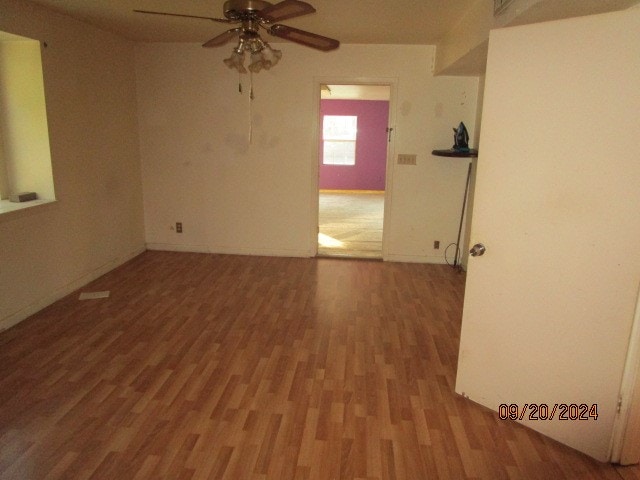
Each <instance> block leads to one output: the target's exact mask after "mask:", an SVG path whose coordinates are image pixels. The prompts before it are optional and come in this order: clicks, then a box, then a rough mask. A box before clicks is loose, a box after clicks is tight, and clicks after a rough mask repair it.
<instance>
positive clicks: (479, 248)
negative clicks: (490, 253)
mask: <svg viewBox="0 0 640 480" xmlns="http://www.w3.org/2000/svg"><path fill="white" fill-rule="evenodd" d="M486 251H487V248H486V247H485V246H484V245H483V244H481V243H476V244H475V245H474V246H473V247H471V250H469V254H470V255H471V256H472V257H481V256H482V255H484V252H486Z"/></svg>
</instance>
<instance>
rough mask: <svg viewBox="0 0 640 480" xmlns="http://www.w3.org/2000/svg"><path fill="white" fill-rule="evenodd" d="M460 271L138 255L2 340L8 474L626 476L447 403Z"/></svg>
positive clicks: (1, 422)
mask: <svg viewBox="0 0 640 480" xmlns="http://www.w3.org/2000/svg"><path fill="white" fill-rule="evenodd" d="M463 289H464V275H463V274H461V273H457V272H455V271H453V270H452V269H451V268H449V267H446V266H441V265H419V264H400V263H383V262H376V261H356V260H338V259H325V258H321V259H301V258H263V257H241V256H224V255H205V254H191V253H170V252H146V253H144V254H142V255H140V256H139V257H136V258H135V259H133V260H132V261H130V262H128V263H127V264H126V265H124V266H122V267H120V268H118V269H116V270H114V271H112V272H110V273H109V274H107V275H105V276H104V277H102V278H100V279H98V280H96V281H95V282H93V283H92V284H90V285H89V286H87V287H86V288H84V289H83V291H85V292H91V291H104V290H109V291H110V292H111V295H110V297H109V298H104V299H96V300H85V301H80V300H78V293H79V292H76V293H74V294H73V295H70V296H68V297H66V298H64V299H62V300H60V301H59V302H57V303H55V304H54V305H52V306H50V307H48V308H46V309H45V310H43V311H42V312H40V313H38V314H36V315H34V316H33V317H31V318H30V319H28V320H26V321H24V322H22V323H20V324H19V325H17V326H16V327H14V328H12V329H10V330H7V331H5V332H2V333H0V478H2V479H20V480H24V479H165V478H166V479H181V480H186V479H223V478H224V479H278V480H287V479H291V480H302V479H323V480H325V479H326V480H329V479H366V480H382V479H436V478H442V479H464V478H482V479H507V478H514V479H515V478H520V479H600V478H605V479H620V478H625V479H627V480H632V479H638V478H640V476H639V475H638V469H637V468H618V469H616V468H614V467H612V466H610V465H604V464H600V463H598V462H596V461H594V460H592V459H590V458H587V457H585V456H584V455H581V454H579V453H577V452H575V451H573V450H571V449H569V448H566V447H563V446H561V445H558V444H557V443H555V442H553V441H551V440H549V439H546V438H544V437H542V436H541V435H539V434H537V433H535V432H533V431H530V430H528V429H527V428H525V427H522V426H520V425H517V424H515V423H512V422H509V421H501V420H499V419H498V417H497V415H496V414H494V413H492V412H490V411H488V410H486V409H484V408H483V407H480V406H478V405H476V404H474V403H472V402H470V401H468V400H465V399H463V398H460V397H458V396H457V395H456V394H455V393H454V392H453V386H454V381H455V370H456V362H457V351H458V339H459V331H460V318H461V305H462V299H463Z"/></svg>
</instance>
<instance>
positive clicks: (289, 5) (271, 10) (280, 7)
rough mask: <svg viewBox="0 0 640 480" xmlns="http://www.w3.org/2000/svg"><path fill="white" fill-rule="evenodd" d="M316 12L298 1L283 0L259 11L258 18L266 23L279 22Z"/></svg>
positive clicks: (306, 4)
mask: <svg viewBox="0 0 640 480" xmlns="http://www.w3.org/2000/svg"><path fill="white" fill-rule="evenodd" d="M315 11H316V9H315V8H313V7H312V6H311V5H309V4H308V3H306V2H301V1H300V0H283V1H282V2H280V3H276V4H275V5H271V6H269V7H267V8H265V9H264V10H261V11H260V17H261V18H262V19H264V20H266V21H267V22H279V21H281V20H286V19H287V18H294V17H299V16H301V15H307V14H309V13H314V12H315Z"/></svg>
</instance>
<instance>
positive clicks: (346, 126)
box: [322, 115, 358, 165]
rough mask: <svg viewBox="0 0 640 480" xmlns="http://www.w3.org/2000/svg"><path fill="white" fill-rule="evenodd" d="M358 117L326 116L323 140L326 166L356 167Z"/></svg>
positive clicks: (323, 159)
mask: <svg viewBox="0 0 640 480" xmlns="http://www.w3.org/2000/svg"><path fill="white" fill-rule="evenodd" d="M357 133H358V117H356V116H350V115H325V116H324V118H323V122H322V140H323V144H324V148H323V150H324V154H323V157H322V163H323V164H325V165H355V164H356V135H357Z"/></svg>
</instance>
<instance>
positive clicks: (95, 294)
mask: <svg viewBox="0 0 640 480" xmlns="http://www.w3.org/2000/svg"><path fill="white" fill-rule="evenodd" d="M109 293H110V292H109V290H107V291H106V292H82V293H81V294H80V298H78V300H93V299H94V298H108V297H109Z"/></svg>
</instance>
